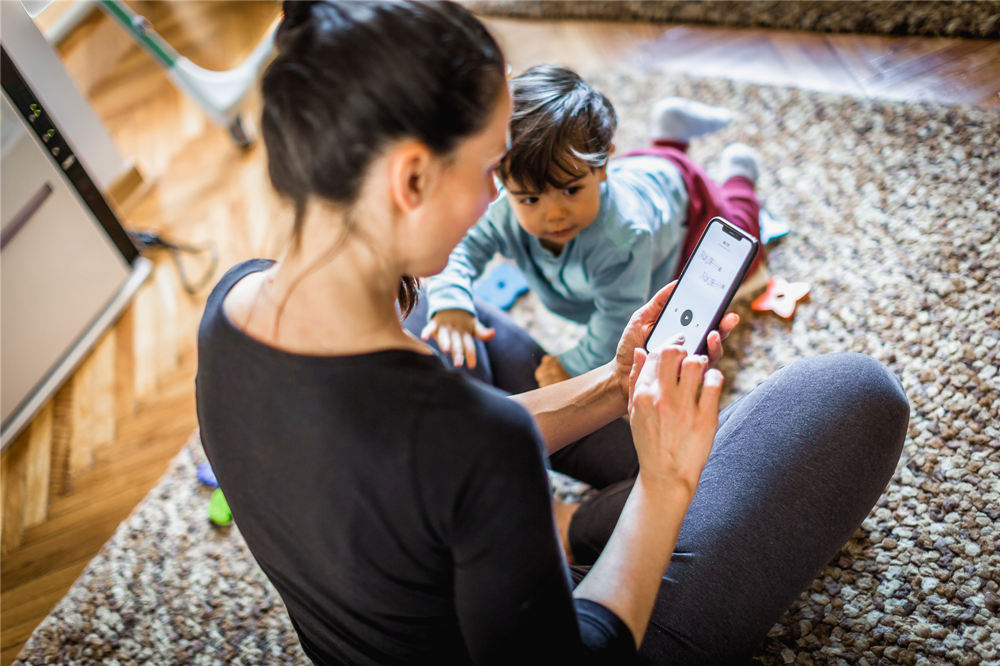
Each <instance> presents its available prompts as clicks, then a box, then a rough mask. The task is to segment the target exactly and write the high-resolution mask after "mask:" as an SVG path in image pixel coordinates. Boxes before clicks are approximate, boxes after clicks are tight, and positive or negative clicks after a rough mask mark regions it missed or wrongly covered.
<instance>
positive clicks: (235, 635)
mask: <svg viewBox="0 0 1000 666" xmlns="http://www.w3.org/2000/svg"><path fill="white" fill-rule="evenodd" d="M591 79H592V80H593V81H594V82H595V83H596V84H597V85H598V86H599V87H600V88H601V89H603V90H604V91H605V92H606V93H607V94H608V96H609V97H610V98H611V99H612V100H613V102H614V103H615V105H616V107H617V109H618V111H619V113H620V115H621V130H620V132H619V137H618V141H617V143H618V146H619V149H620V150H627V149H629V148H632V147H638V146H641V145H642V144H643V143H644V138H645V127H646V114H647V113H648V111H649V109H650V107H651V105H652V104H653V102H654V101H655V100H656V99H657V98H659V97H661V96H667V95H682V96H685V97H690V98H694V99H698V100H701V101H704V102H709V103H715V104H723V105H730V106H731V107H736V110H737V111H739V113H740V117H739V119H738V120H737V121H736V122H735V123H734V124H733V125H732V126H730V127H729V128H727V129H725V130H724V131H723V132H720V133H719V134H717V135H714V136H711V137H706V138H703V139H698V140H696V142H695V143H694V145H692V154H693V155H694V157H696V158H697V159H700V160H702V161H703V162H706V163H707V164H708V165H709V168H710V171H711V168H712V166H713V163H714V159H715V156H716V155H718V154H719V152H720V151H721V150H722V148H723V147H724V146H725V145H726V144H727V143H728V142H730V141H736V140H743V141H746V142H748V143H750V144H753V145H755V146H757V147H758V148H759V149H760V152H761V157H762V164H763V167H764V169H763V173H762V175H761V179H760V188H759V189H760V192H761V194H762V195H763V196H764V197H766V199H767V206H768V208H769V209H770V210H771V211H772V212H773V213H774V214H776V215H777V216H779V217H781V218H784V219H786V220H788V221H789V222H790V223H791V225H792V232H791V233H790V234H789V235H788V236H787V237H786V238H785V239H783V240H782V241H780V242H779V243H778V244H777V245H775V246H774V247H772V248H771V250H770V251H769V253H768V265H769V269H770V271H771V273H772V274H775V275H779V276H783V277H785V278H787V279H789V280H794V281H807V282H809V283H810V284H811V287H812V291H811V294H810V298H809V300H807V301H804V302H802V303H800V305H799V307H798V309H797V310H796V312H795V315H794V318H793V319H791V320H790V321H786V320H783V319H780V318H778V317H777V316H775V315H773V314H771V313H754V312H751V311H749V310H748V309H746V307H745V306H744V307H743V309H742V310H741V312H742V314H743V317H744V320H743V324H742V326H741V327H740V328H739V329H738V331H737V332H736V333H734V334H733V336H731V337H730V339H729V340H728V341H727V343H726V346H727V357H726V359H725V360H724V362H723V364H722V368H723V370H724V372H725V373H726V376H727V378H728V396H727V397H728V399H729V400H731V399H732V397H733V396H735V395H737V394H739V393H742V392H744V391H747V390H749V389H751V388H752V387H753V386H754V385H755V384H756V383H757V382H759V381H760V380H762V379H763V378H764V377H766V376H767V375H768V374H770V373H771V372H773V371H774V370H775V369H777V368H778V367H779V366H781V365H782V364H785V363H788V362H790V361H792V360H794V359H796V358H800V357H804V356H808V355H811V354H816V353H820V352H833V351H844V350H853V351H859V352H865V353H867V354H870V355H872V356H874V357H875V358H878V359H880V360H881V361H883V362H884V363H886V364H887V365H888V366H889V367H890V368H892V369H893V370H894V371H895V372H896V373H897V374H898V375H899V376H900V378H901V379H902V381H903V384H904V386H905V388H906V392H907V395H908V396H909V399H910V402H911V407H912V413H911V420H910V428H909V436H908V437H907V439H906V443H905V446H904V450H903V454H902V458H901V460H900V462H899V465H898V467H897V469H896V473H895V475H894V477H893V479H892V481H891V482H890V483H889V485H888V487H887V489H886V491H885V494H884V495H883V496H882V498H881V499H880V500H879V501H878V504H877V506H876V507H875V508H874V509H873V511H872V512H871V514H870V515H869V517H868V518H867V519H866V520H865V521H864V523H863V525H862V526H861V527H860V529H858V531H857V533H856V534H855V535H854V536H853V537H852V538H851V539H850V541H849V542H848V543H847V544H845V546H844V548H843V549H842V551H841V552H840V553H839V554H838V555H837V556H836V557H835V558H834V559H833V560H832V561H831V562H830V563H829V564H828V566H826V568H825V569H823V571H821V572H818V575H817V577H816V579H815V581H814V582H813V583H812V585H811V586H810V588H809V589H807V590H805V591H803V593H802V595H801V597H800V598H799V599H798V600H797V601H796V602H795V603H794V604H793V605H792V607H791V608H790V609H789V610H788V612H787V613H786V614H785V615H784V617H782V618H781V620H780V621H779V622H778V623H777V624H775V625H774V627H773V629H772V630H771V632H770V634H769V635H768V637H767V639H766V641H765V642H764V643H763V645H762V646H761V648H760V651H759V654H758V656H757V657H756V660H757V661H759V662H760V663H764V664H791V663H800V664H825V663H850V664H855V663H857V664H883V663H899V664H936V663H955V664H1000V659H998V657H997V651H998V649H1000V617H998V608H1000V590H998V587H1000V552H998V551H1000V527H998V524H997V521H998V518H1000V375H998V371H997V369H998V365H1000V220H998V211H1000V185H998V183H1000V146H998V138H1000V112H998V111H997V110H993V109H988V110H987V109H978V108H972V107H964V106H953V107H949V106H939V105H934V104H927V103H924V104H899V103H893V102H881V101H871V100H858V99H852V98H846V97H838V96H834V95H829V94H821V93H813V92H806V91H802V90H796V89H787V88H777V87H767V86H758V85H751V84H744V83H738V82H732V81H726V80H706V79H693V78H686V77H683V76H676V75H672V76H669V77H668V76H664V75H662V74H650V73H644V72H625V71H623V72H602V73H597V74H595V75H593V76H591ZM514 313H515V315H516V316H517V317H519V318H520V319H521V321H522V322H524V323H526V324H527V325H528V326H530V327H531V328H532V330H534V331H535V332H536V334H537V335H538V336H539V338H540V339H541V340H542V341H543V342H544V343H545V344H547V345H550V346H551V347H553V348H557V347H561V346H565V345H567V344H569V342H570V338H571V337H572V336H574V335H578V334H579V327H576V326H572V325H569V324H566V323H565V322H562V321H559V320H556V319H554V318H552V317H551V316H547V315H545V313H544V312H542V311H541V309H540V308H539V306H538V303H537V301H535V300H534V299H533V298H532V297H531V295H528V296H527V297H525V298H522V299H521V300H520V301H519V302H518V303H517V305H515V309H514ZM201 460H203V454H202V452H201V450H200V446H199V445H198V442H197V439H196V438H195V439H193V440H192V442H191V443H190V444H189V445H188V446H187V447H185V448H184V450H183V451H182V452H181V453H180V455H179V456H178V457H177V458H176V459H175V460H174V461H173V463H172V466H171V468H170V470H169V471H168V472H167V474H166V476H165V477H164V478H163V479H162V480H161V481H160V482H159V484H158V485H157V486H156V488H155V489H154V490H153V491H152V492H151V493H150V494H149V496H148V497H147V498H146V499H145V500H143V502H142V503H141V504H140V505H139V506H138V507H137V508H136V510H135V511H134V513H133V514H132V515H131V517H129V518H128V519H127V520H126V521H125V522H124V523H122V525H121V526H120V528H119V529H118V531H117V532H116V533H115V535H114V536H113V538H112V539H111V540H110V541H109V542H108V543H107V544H106V546H105V547H104V548H103V550H102V551H101V552H100V554H99V555H98V556H97V557H96V558H94V560H93V561H92V562H91V563H90V564H89V566H88V567H87V568H86V570H85V571H84V573H83V574H82V575H81V577H80V579H79V580H78V581H77V582H76V583H75V584H74V585H73V587H72V589H71V590H70V592H69V593H68V594H67V596H66V597H65V598H64V599H63V600H62V601H61V602H60V603H59V605H58V606H57V607H56V608H55V609H54V610H53V612H52V613H51V615H50V616H49V617H48V618H47V619H46V620H45V621H44V622H43V623H42V624H41V625H40V626H39V627H38V629H37V630H36V631H35V633H34V634H33V635H32V637H31V638H30V640H29V641H28V643H27V645H26V647H25V648H24V651H23V652H22V653H21V657H20V659H21V663H30V664H43V663H59V664H72V663H94V662H102V663H105V662H112V663H136V662H138V663H157V664H162V663H193V664H210V663H227V664H230V663H232V664H238V663H244V664H256V663H266V662H286V663H305V661H306V660H305V658H304V656H303V654H302V652H301V651H300V648H299V646H298V643H297V641H296V638H295V634H294V632H293V631H292V628H291V625H290V623H289V621H288V619H287V617H286V615H285V612H284V609H283V606H282V603H281V601H280V599H279V598H278V596H277V595H276V594H275V592H274V590H273V589H272V587H271V586H270V584H269V583H268V582H267V580H266V579H265V578H264V576H263V575H262V574H261V573H260V571H259V570H258V568H257V567H256V565H255V564H254V561H253V559H252V558H251V557H250V555H249V554H248V552H247V550H246V549H245V546H244V544H243V541H242V539H241V537H240V534H239V532H238V530H237V529H236V528H228V529H223V528H216V527H213V526H212V525H210V524H209V522H208V520H207V503H208V496H209V490H208V489H207V488H206V487H204V486H202V485H200V484H199V483H198V481H197V480H196V478H195V468H196V466H197V464H198V462H200V461H201ZM564 481H565V479H563V480H558V479H554V482H553V483H554V486H556V487H558V489H559V492H563V493H570V494H572V493H579V492H581V491H582V490H584V489H583V488H581V487H579V485H573V484H568V485H567V484H565V483H564ZM275 501H276V502H280V501H281V498H275Z"/></svg>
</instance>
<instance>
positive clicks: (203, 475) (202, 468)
mask: <svg viewBox="0 0 1000 666" xmlns="http://www.w3.org/2000/svg"><path fill="white" fill-rule="evenodd" d="M198 480H199V481H201V482H202V483H204V484H205V485H206V486H211V487H212V488H218V487H219V481H218V480H217V479H216V478H215V472H214V471H213V470H212V466H211V465H209V464H208V463H207V462H206V463H202V464H200V465H198Z"/></svg>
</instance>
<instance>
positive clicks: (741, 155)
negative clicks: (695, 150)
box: [718, 143, 760, 185]
mask: <svg viewBox="0 0 1000 666" xmlns="http://www.w3.org/2000/svg"><path fill="white" fill-rule="evenodd" d="M719 159H720V162H721V164H720V166H719V181H718V182H719V183H725V182H726V181H727V180H729V179H730V178H732V177H734V176H743V177H744V178H746V179H748V180H749V181H750V182H751V183H753V184H754V185H756V184H757V178H758V177H759V176H760V167H759V166H758V163H757V151H756V150H754V149H753V148H751V147H750V146H748V145H747V144H745V143H731V144H729V145H728V146H726V147H725V148H723V150H722V155H720V156H719Z"/></svg>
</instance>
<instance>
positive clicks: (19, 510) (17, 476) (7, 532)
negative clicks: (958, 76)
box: [0, 430, 30, 553]
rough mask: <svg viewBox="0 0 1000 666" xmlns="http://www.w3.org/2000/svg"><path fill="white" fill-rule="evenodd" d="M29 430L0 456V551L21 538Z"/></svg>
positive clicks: (5, 549)
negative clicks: (0, 503)
mask: <svg viewBox="0 0 1000 666" xmlns="http://www.w3.org/2000/svg"><path fill="white" fill-rule="evenodd" d="M29 443H30V430H26V431H24V432H22V433H21V434H20V435H18V436H17V437H16V438H15V439H14V441H13V442H11V444H10V446H8V447H7V449H6V450H5V451H4V452H3V458H2V460H0V497H2V498H3V524H2V525H0V553H8V552H13V551H14V550H15V549H16V548H18V547H19V546H20V545H21V544H22V542H23V539H24V511H25V469H24V468H25V464H26V462H27V455H26V453H27V447H28V444H29Z"/></svg>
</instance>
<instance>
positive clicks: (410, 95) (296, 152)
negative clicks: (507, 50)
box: [261, 2, 505, 314]
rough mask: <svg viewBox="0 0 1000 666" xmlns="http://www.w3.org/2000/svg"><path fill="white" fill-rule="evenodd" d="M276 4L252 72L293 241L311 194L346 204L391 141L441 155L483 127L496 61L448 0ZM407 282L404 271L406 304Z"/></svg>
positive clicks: (497, 72) (496, 80) (482, 34)
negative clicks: (291, 216) (270, 44)
mask: <svg viewBox="0 0 1000 666" xmlns="http://www.w3.org/2000/svg"><path fill="white" fill-rule="evenodd" d="M284 14H285V15H284V19H283V20H282V22H281V24H280V25H279V26H278V30H277V33H276V35H275V44H276V47H277V56H276V57H275V59H274V61H273V62H272V63H271V64H270V66H268V68H267V71H266V72H265V74H264V78H263V81H262V84H261V89H262V94H263V113H262V118H261V133H262V135H263V138H264V144H265V146H266V147H267V153H268V172H269V174H270V178H271V183H272V184H273V186H274V188H275V190H277V191H278V193H279V194H281V195H282V196H284V197H287V198H288V199H289V200H291V202H292V204H293V205H294V208H295V223H294V226H293V228H292V247H293V250H297V249H298V247H299V243H300V242H301V232H302V224H303V220H304V214H305V208H306V204H307V202H308V200H309V199H310V197H313V196H317V197H321V198H323V199H327V200H329V201H331V202H334V203H335V204H339V205H342V206H344V207H345V208H346V207H350V205H351V204H353V203H354V202H355V201H356V199H357V197H358V194H359V190H360V187H361V184H362V182H363V180H364V177H365V174H366V171H367V169H368V166H369V165H370V163H371V162H372V160H373V159H374V158H375V157H377V156H378V155H379V153H380V152H381V151H382V150H383V149H384V148H385V147H386V146H387V145H389V144H390V143H391V142H393V141H396V140H399V139H403V138H414V139H417V140H418V141H421V142H423V143H424V144H426V145H427V146H428V147H429V148H430V149H431V150H432V151H434V152H435V153H436V154H438V155H441V156H447V155H449V154H450V153H451V152H452V151H453V150H454V149H455V148H456V147H457V144H458V142H459V141H460V140H461V139H463V138H465V137H467V136H470V135H472V134H475V133H476V132H478V131H480V130H482V129H483V128H484V127H485V126H486V124H487V122H488V121H489V117H490V113H491V111H492V110H493V108H494V105H495V103H496V100H497V99H498V98H499V95H500V92H501V90H502V86H503V84H504V79H505V64H504V60H503V55H502V53H501V52H500V48H499V47H498V46H497V44H496V42H495V41H494V40H493V38H492V37H491V36H490V34H489V33H488V32H487V31H486V28H484V27H483V25H482V24H481V23H480V22H479V21H478V20H476V19H475V18H474V17H473V16H472V14H470V13H469V12H468V11H467V10H466V9H465V8H463V7H462V6H460V5H457V4H455V3H452V2H285V3H284ZM346 217H348V218H350V217H351V216H346ZM345 224H347V227H346V228H345V230H344V232H345V237H346V235H347V234H349V233H351V232H352V231H353V229H352V228H351V227H352V223H351V221H350V220H348V222H347V223H345ZM416 293H417V284H416V280H414V279H413V278H409V277H407V278H404V280H403V282H402V284H401V285H400V291H399V305H400V309H401V310H402V312H403V313H404V314H405V313H408V312H409V310H410V309H411V308H412V307H413V304H414V302H415V300H416Z"/></svg>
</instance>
